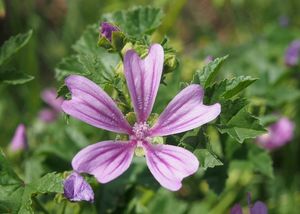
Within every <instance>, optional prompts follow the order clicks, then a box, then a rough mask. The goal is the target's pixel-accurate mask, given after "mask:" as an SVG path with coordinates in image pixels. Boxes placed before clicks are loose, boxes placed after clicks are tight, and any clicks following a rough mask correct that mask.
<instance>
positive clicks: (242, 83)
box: [223, 76, 257, 99]
mask: <svg viewBox="0 0 300 214" xmlns="http://www.w3.org/2000/svg"><path fill="white" fill-rule="evenodd" d="M256 80H257V78H252V77H250V76H239V77H237V78H233V79H231V80H227V82H226V91H225V93H224V94H223V97H224V98H225V99H229V98H231V97H233V96H234V95H236V94H238V93H240V92H241V91H242V90H244V89H245V88H247V87H248V86H249V85H251V84H252V83H254V82H255V81H256Z"/></svg>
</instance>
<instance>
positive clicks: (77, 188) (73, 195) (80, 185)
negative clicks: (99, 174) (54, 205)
mask: <svg viewBox="0 0 300 214" xmlns="http://www.w3.org/2000/svg"><path fill="white" fill-rule="evenodd" d="M64 195H65V197H66V198H67V199H69V200H70V201H89V202H93V201H94V192H93V189H92V187H91V186H90V185H89V183H87V182H86V181H85V180H84V178H83V177H82V176H81V175H80V174H78V173H77V172H73V173H72V174H70V175H69V176H68V177H67V179H66V180H65V181H64Z"/></svg>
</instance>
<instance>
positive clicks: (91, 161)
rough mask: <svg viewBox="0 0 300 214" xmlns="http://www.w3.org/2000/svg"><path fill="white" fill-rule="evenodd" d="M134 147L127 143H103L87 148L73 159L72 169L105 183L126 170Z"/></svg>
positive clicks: (132, 144) (134, 144) (133, 143)
mask: <svg viewBox="0 0 300 214" xmlns="http://www.w3.org/2000/svg"><path fill="white" fill-rule="evenodd" d="M135 146H136V143H135V142H129V141H104V142H99V143H96V144H93V145H90V146H87V147H85V148H84V149H82V150H81V151H80V152H79V153H77V154H76V156H75V157H74V158H73V160H72V166H73V169H74V170H75V171H77V172H80V173H88V174H91V175H94V176H95V177H96V178H97V180H98V181H99V182H100V183H107V182H109V181H111V180H113V179H115V178H116V177H118V176H120V175H121V174H122V173H123V172H125V171H126V170H127V169H128V167H129V166H130V163H131V161H132V158H133V154H134V149H135Z"/></svg>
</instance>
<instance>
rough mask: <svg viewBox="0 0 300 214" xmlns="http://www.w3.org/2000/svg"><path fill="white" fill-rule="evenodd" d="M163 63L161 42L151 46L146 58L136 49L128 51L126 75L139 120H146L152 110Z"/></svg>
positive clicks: (125, 64) (125, 63)
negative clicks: (141, 56)
mask: <svg viewBox="0 0 300 214" xmlns="http://www.w3.org/2000/svg"><path fill="white" fill-rule="evenodd" d="M163 63H164V51H163V48H162V46H161V45H159V44H154V45H152V46H151V47H150V49H149V53H148V56H147V57H146V58H145V59H141V58H140V57H139V56H138V54H137V53H136V52H135V51H134V50H129V51H127V52H126V55H125V59H124V70H125V77H126V81H127V86H128V90H129V93H130V96H131V100H132V103H133V107H134V111H135V113H136V115H137V120H138V122H146V120H147V118H148V116H149V115H150V113H151V111H152V107H153V104H154V101H155V98H156V94H157V90H158V87H159V83H160V79H161V74H162V69H163Z"/></svg>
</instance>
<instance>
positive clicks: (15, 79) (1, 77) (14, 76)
mask: <svg viewBox="0 0 300 214" xmlns="http://www.w3.org/2000/svg"><path fill="white" fill-rule="evenodd" d="M33 79H34V77H33V76H31V75H28V74H25V73H23V72H20V71H17V70H16V69H14V68H10V69H3V70H1V71H0V84H1V83H5V84H11V85H17V84H24V83H26V82H29V81H31V80H33Z"/></svg>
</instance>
